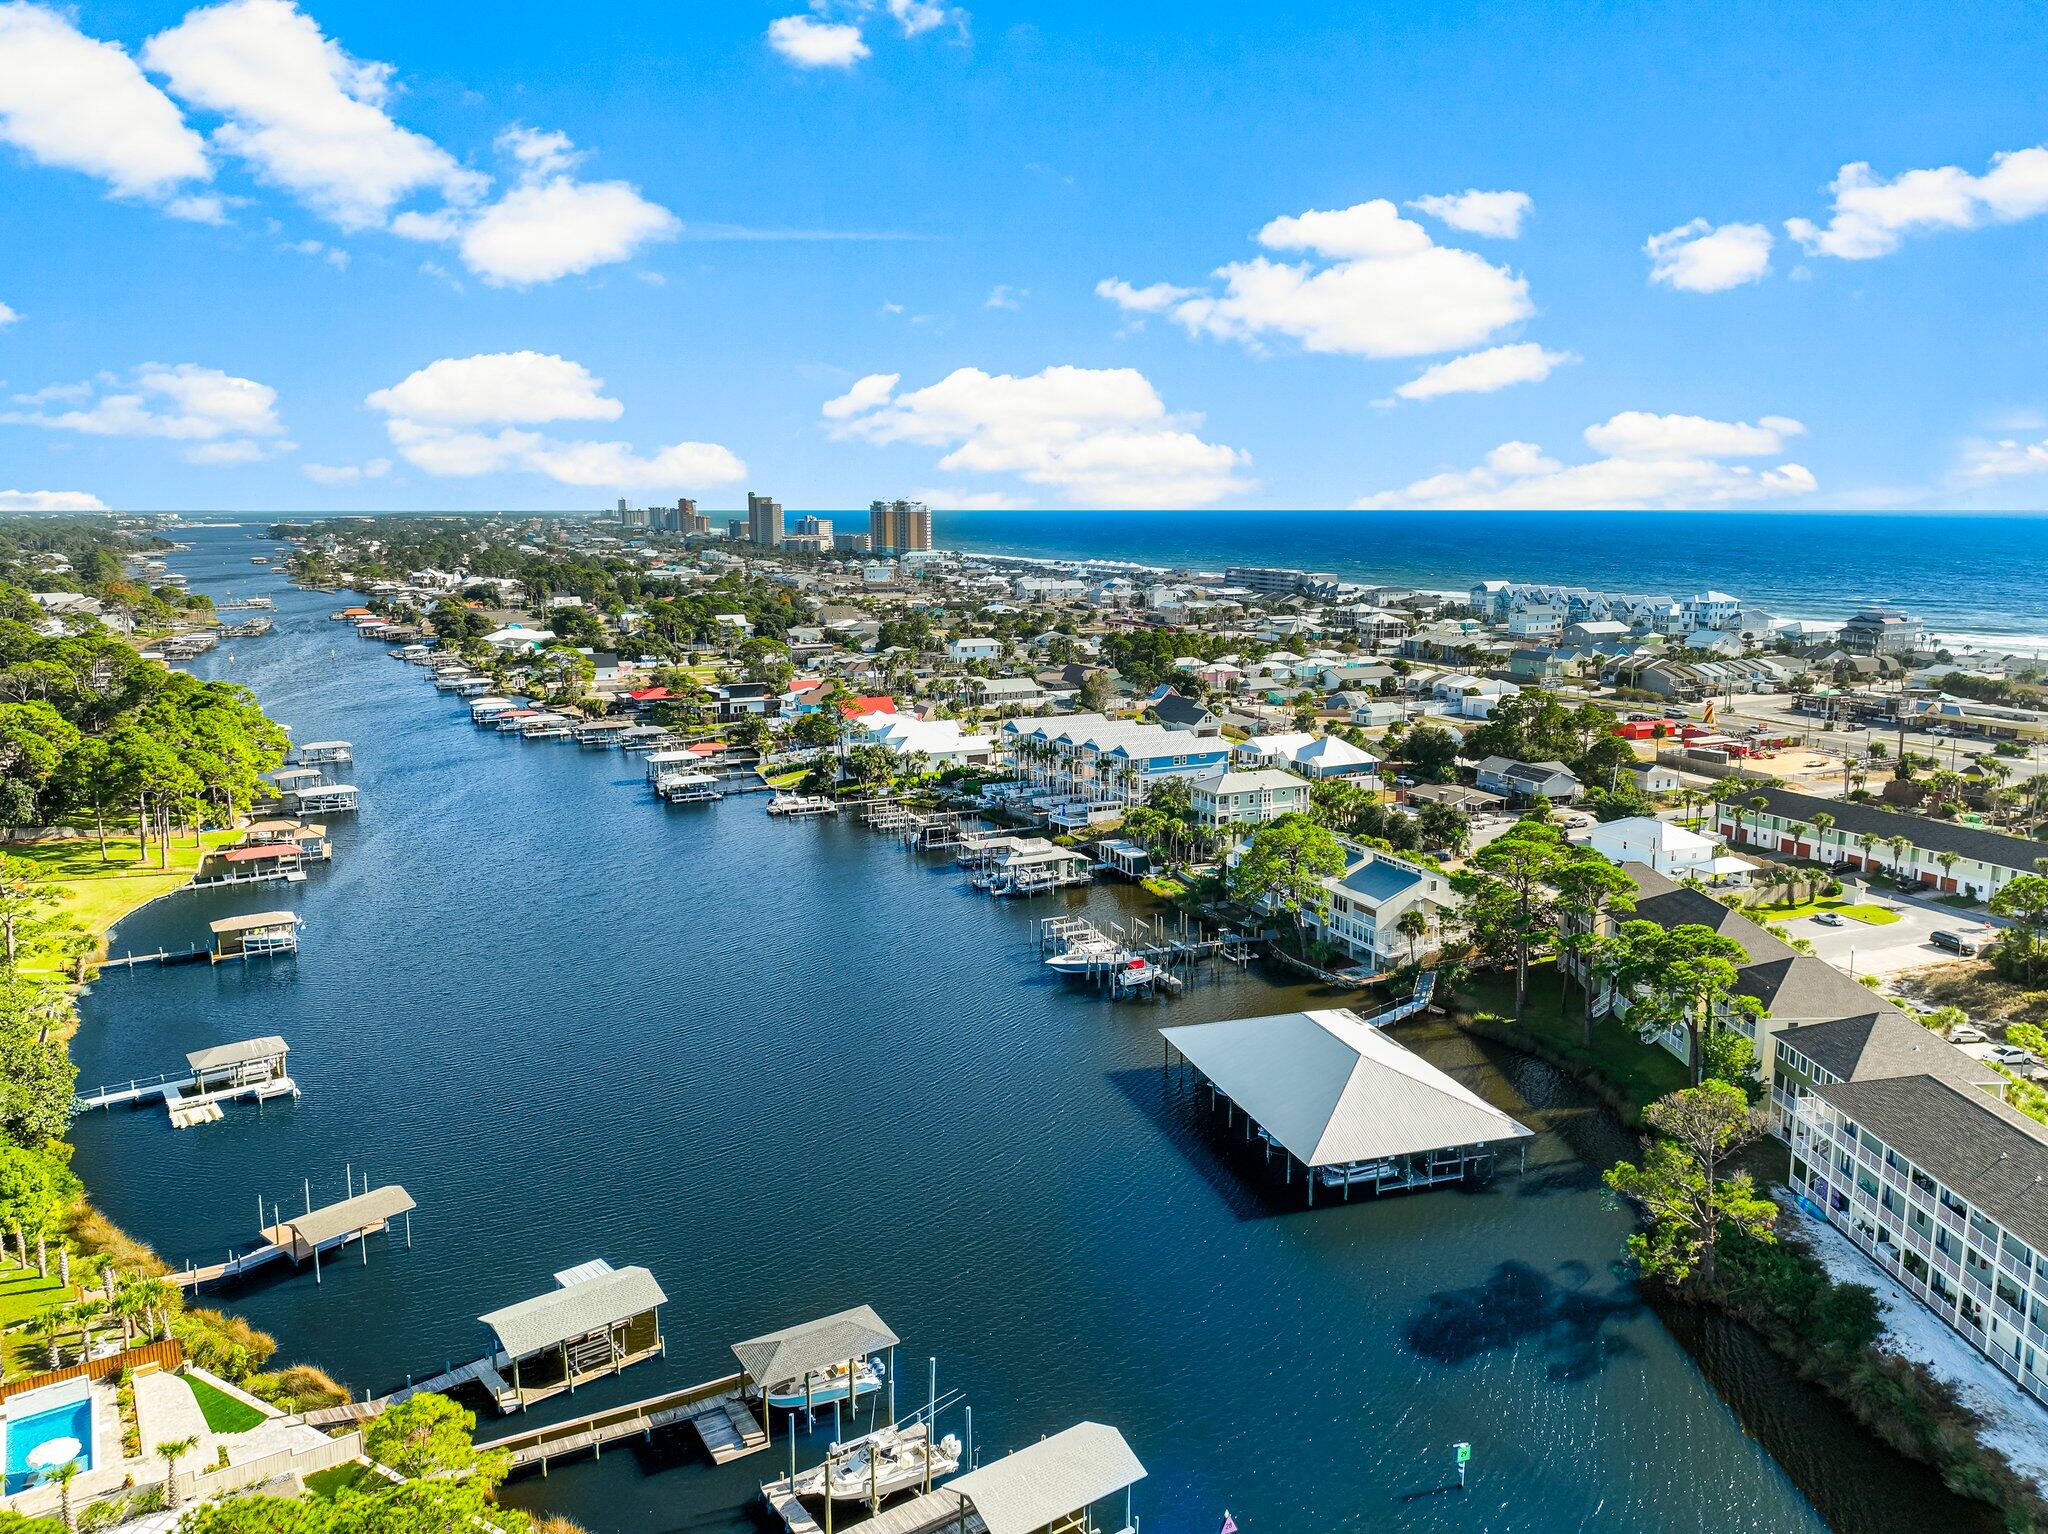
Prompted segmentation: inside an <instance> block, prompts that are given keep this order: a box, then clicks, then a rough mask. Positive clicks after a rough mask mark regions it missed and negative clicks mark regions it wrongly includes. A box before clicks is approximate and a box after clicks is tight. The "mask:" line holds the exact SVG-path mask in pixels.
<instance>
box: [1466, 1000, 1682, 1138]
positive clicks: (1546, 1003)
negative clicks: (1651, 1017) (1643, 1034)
mask: <svg viewBox="0 0 2048 1534" xmlns="http://www.w3.org/2000/svg"><path fill="white" fill-rule="evenodd" d="M1458 997H1459V1000H1460V1001H1461V1002H1462V1003H1464V1004H1466V1005H1467V1006H1469V1007H1470V1009H1471V1010H1472V1011H1474V1012H1478V1013H1487V1014H1490V1015H1492V1016H1494V1017H1496V1018H1498V1019H1500V1021H1501V1022H1503V1023H1506V1024H1507V1025H1508V1026H1509V1027H1519V1028H1520V1029H1521V1031H1523V1032H1524V1033H1528V1034H1531V1035H1533V1036H1534V1037H1536V1038H1539V1039H1541V1040H1542V1041H1543V1042H1544V1043H1545V1044H1546V1045H1548V1046H1549V1047H1550V1048H1551V1049H1552V1050H1553V1051H1555V1052H1556V1053H1557V1054H1560V1055H1562V1056H1564V1057H1565V1058H1566V1059H1569V1060H1573V1061H1577V1062H1579V1063H1580V1064H1582V1065H1586V1066H1589V1067H1591V1068H1592V1069H1593V1070H1595V1071H1597V1072H1598V1073H1599V1074H1600V1075H1601V1076H1603V1077H1605V1078H1606V1079H1607V1080H1608V1081H1610V1082H1612V1083H1613V1084H1614V1085H1615V1086H1616V1087H1618V1088H1619V1089H1620V1090H1621V1091H1622V1092H1624V1093H1626V1094H1627V1095H1628V1098H1629V1100H1630V1101H1631V1102H1633V1103H1634V1104H1635V1105H1636V1106H1637V1107H1639V1108H1640V1107H1643V1106H1644V1105H1646V1104H1649V1103H1653V1102H1655V1101H1656V1100H1657V1099H1658V1098H1660V1097H1663V1096H1666V1095H1667V1094H1669V1093H1672V1092H1676V1091H1678V1090H1679V1089H1680V1088H1682V1087H1688V1086H1691V1085H1692V1077H1691V1075H1690V1074H1689V1073H1688V1072H1687V1070H1686V1068H1685V1063H1684V1062H1683V1061H1681V1060H1680V1059H1679V1058H1678V1057H1677V1056H1676V1055H1674V1054H1672V1053H1671V1051H1669V1050H1668V1049H1665V1048H1663V1047H1662V1046H1661V1045H1657V1044H1645V1043H1644V1042H1643V1041H1642V1040H1641V1039H1640V1038H1639V1037H1638V1036H1637V1035H1636V1032H1635V1030H1634V1029H1632V1028H1630V1027H1629V1026H1628V1025H1627V1024H1626V1023H1623V1022H1620V1021H1618V1020H1616V1019H1615V1018H1612V1017H1601V1018H1595V1019H1594V1021H1593V1042H1592V1046H1591V1047H1590V1048H1588V1047H1587V1045H1586V1044H1585V1042H1584V1033H1585V1024H1584V1023H1583V1022H1582V1021H1581V1020H1580V1017H1579V1009H1580V1007H1581V1006H1582V1004H1583V999H1582V997H1581V995H1580V993H1579V991H1578V989H1577V988H1576V987H1574V988H1573V990H1572V996H1571V1014H1570V1015H1569V1016H1566V1015H1565V1012H1564V1009H1563V1005H1562V1001H1561V997H1560V988H1559V985H1558V975H1557V971H1556V970H1555V969H1553V968H1551V967H1550V966H1549V965H1542V966H1539V967H1537V968H1534V969H1532V970H1531V971H1530V973H1529V998H1528V1005H1527V1007H1526V1008H1525V1009H1524V1011H1523V1014H1522V1021H1521V1022H1520V1023H1519V1024H1515V1023H1511V1022H1509V1019H1511V1018H1512V1017H1513V1016H1514V1013H1515V982H1514V977H1513V976H1512V975H1480V976H1476V977H1474V978H1473V979H1471V980H1469V981H1467V982H1466V983H1465V984H1464V985H1463V986H1461V987H1460V988H1459V992H1458Z"/></svg>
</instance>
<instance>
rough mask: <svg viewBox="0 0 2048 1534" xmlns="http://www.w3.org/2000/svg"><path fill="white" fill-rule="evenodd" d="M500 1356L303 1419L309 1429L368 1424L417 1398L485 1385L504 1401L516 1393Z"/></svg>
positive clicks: (493, 1395)
mask: <svg viewBox="0 0 2048 1534" xmlns="http://www.w3.org/2000/svg"><path fill="white" fill-rule="evenodd" d="M504 1356H505V1355H504V1354H502V1353H500V1354H498V1355H497V1356H496V1357H494V1358H478V1359H473V1360H471V1361H470V1362H469V1363H466V1364H462V1365H459V1366H458V1367H456V1368H453V1369H449V1370H447V1371H445V1372H443V1373H441V1374H436V1375H434V1376H433V1377H432V1378H431V1379H423V1380H415V1381H413V1383H411V1384H410V1385H407V1386H406V1387H405V1388H404V1389H403V1390H394V1391H392V1392H391V1394H389V1395H384V1396H378V1397H376V1398H375V1399H373V1400H367V1401H345V1402H343V1403H342V1404H341V1405H339V1406H323V1407H321V1408H319V1409H318V1410H317V1411H309V1412H307V1413H306V1414H305V1415H304V1417H303V1418H302V1419H301V1420H302V1421H304V1422H305V1423H306V1425H307V1426H308V1427H340V1426H343V1425H346V1424H349V1423H355V1422H368V1421H369V1420H370V1419H371V1418H373V1417H381V1416H383V1415H384V1413H385V1412H387V1411H389V1410H390V1409H391V1408H392V1407H394V1406H396V1405H398V1403H399V1402H401V1401H408V1400H411V1399H412V1398H413V1397H414V1396H417V1395H446V1394H447V1393H448V1392H449V1391H451V1390H455V1389H459V1388H460V1387H461V1386H463V1385H470V1384H475V1385H481V1386H482V1387H483V1388H484V1390H485V1391H487V1392H488V1393H489V1394H490V1396H491V1398H492V1399H493V1400H497V1401H502V1400H503V1399H504V1398H505V1397H507V1396H509V1395H510V1394H511V1393H512V1387H511V1386H510V1385H508V1384H506V1383H505V1377H504V1376H503V1375H502V1374H500V1373H499V1372H498V1365H499V1364H500V1362H501V1361H502V1360H503V1359H504Z"/></svg>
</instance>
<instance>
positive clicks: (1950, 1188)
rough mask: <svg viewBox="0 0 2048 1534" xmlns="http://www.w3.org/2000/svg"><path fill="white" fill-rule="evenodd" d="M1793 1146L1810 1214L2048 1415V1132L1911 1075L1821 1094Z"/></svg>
mask: <svg viewBox="0 0 2048 1534" xmlns="http://www.w3.org/2000/svg"><path fill="white" fill-rule="evenodd" d="M1791 1140H1792V1167H1791V1183H1792V1187H1793V1188H1794V1190H1795V1191H1797V1192H1798V1193H1799V1195H1800V1196H1801V1198H1802V1199H1803V1200H1804V1201H1805V1203H1806V1205H1807V1207H1808V1208H1810V1209H1813V1210H1817V1211H1818V1212H1820V1213H1821V1214H1822V1215H1824V1216H1825V1217H1826V1219H1827V1221H1828V1223H1829V1224H1831V1225H1833V1226H1834V1227H1835V1228H1836V1229H1837V1230H1840V1231H1841V1232H1842V1233H1843V1234H1844V1235H1846V1236H1848V1237H1849V1239H1850V1240H1851V1241H1853V1242H1855V1243H1856V1245H1857V1246H1858V1247H1859V1248H1861V1249H1862V1251H1863V1253H1864V1255H1865V1256H1867V1257H1868V1258H1870V1260H1871V1261H1872V1262H1874V1263H1875V1264H1877V1266H1878V1267H1879V1268H1881V1269H1883V1270H1884V1272H1885V1273H1886V1275H1887V1276H1889V1277H1890V1278H1892V1279H1893V1280H1894V1281H1896V1282H1897V1283H1898V1284H1899V1285H1900V1286H1901V1287H1903V1288H1904V1289H1906V1290H1907V1291H1908V1292H1909V1293H1911V1294H1912V1295H1913V1296H1914V1297H1915V1298H1917V1299H1919V1300H1920V1301H1921V1302H1922V1303H1923V1304H1925V1305H1926V1306H1927V1307H1928V1309H1930V1310H1932V1311H1933V1312H1934V1314H1935V1315H1936V1316H1937V1317H1938V1318H1939V1319H1940V1320H1942V1321H1943V1322H1945V1323H1946V1324H1947V1325H1948V1326H1949V1327H1950V1328H1952V1329H1953V1330H1954V1331H1956V1332H1957V1333H1958V1334H1960V1335H1961V1336H1962V1337H1963V1338H1964V1339H1965V1340H1966V1341H1967V1342H1969V1343H1970V1344H1971V1346H1973V1347H1975V1348H1976V1349H1977V1350H1978V1351H1979V1352H1980V1353H1982V1354H1983V1355H1984V1356H1985V1357H1986V1358H1988V1359H1990V1360H1991V1361H1992V1362H1993V1363H1994V1364H1996V1365H1997V1366H1998V1367H1999V1368H2000V1369H2001V1370H2003V1371H2004V1373H2005V1374H2006V1375H2007V1376H2008V1377H2010V1378H2011V1379H2012V1380H2013V1381H2014V1382H2015V1383H2017V1384H2018V1385H2019V1386H2020V1388H2021V1389H2023V1390H2025V1391H2026V1392H2027V1394H2029V1395H2031V1396H2033V1397H2034V1398H2035V1400H2037V1401H2040V1402H2042V1403H2044V1404H2048V1131H2044V1130H2043V1128H2042V1126H2041V1125H2039V1124H2037V1123H2035V1122H2034V1121H2033V1120H2032V1119H2030V1118H2027V1117H2026V1116H2025V1115H2023V1114H2021V1113H2019V1112H2017V1111H2015V1110H2014V1109H2012V1108H2009V1107H2007V1106H2006V1105H2005V1104H2004V1103H2001V1102H1998V1101H1996V1100H1995V1099H1992V1098H1990V1097H1987V1096H1985V1095H1984V1094H1983V1093H1981V1092H1973V1091H1971V1090H1969V1089H1968V1088H1967V1087H1959V1086H1957V1085H1956V1084H1955V1083H1954V1082H1951V1081H1945V1080H1942V1079H1940V1078H1938V1077H1935V1076H1931V1075H1911V1076H1894V1077H1889V1078H1886V1079H1883V1080H1875V1081H1840V1082H1828V1083H1823V1084H1821V1085H1817V1086H1815V1087H1814V1088H1813V1090H1812V1091H1811V1092H1809V1093H1808V1094H1807V1095H1806V1096H1804V1097H1803V1098H1801V1099H1800V1104H1799V1111H1798V1113H1797V1115H1796V1117H1795V1118H1794V1120H1793V1124H1792V1134H1791Z"/></svg>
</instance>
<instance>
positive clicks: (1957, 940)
mask: <svg viewBox="0 0 2048 1534" xmlns="http://www.w3.org/2000/svg"><path fill="white" fill-rule="evenodd" d="M1927 941H1928V942H1930V943H1932V944H1933V945H1934V946H1935V947H1936V948H1946V949H1947V950H1948V951H1949V952H1950V953H1953V954H1959V955H1961V956H1962V957H1963V958H1965V959H1974V958H1976V957H1977V940H1976V939H1975V938H1974V937H1968V936H1965V935H1964V934H1963V933H1960V932H1949V931H1947V930H1945V929H1940V928H1937V929H1936V930H1935V931H1933V932H1930V933H1928V934H1927Z"/></svg>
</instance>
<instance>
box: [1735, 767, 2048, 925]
mask: <svg viewBox="0 0 2048 1534" xmlns="http://www.w3.org/2000/svg"><path fill="white" fill-rule="evenodd" d="M1750 797H1754V798H1761V799H1762V800H1763V801H1764V804H1763V807H1762V808H1761V809H1753V808H1751V807H1750V802H1749V798H1745V799H1743V800H1740V801H1738V802H1736V803H1733V804H1724V805H1722V806H1720V811H1719V814H1720V821H1719V829H1720V833H1721V835H1722V836H1723V837H1725V838H1726V839H1727V840H1728V841H1729V842H1730V843H1731V844H1732V845H1737V846H1750V847H1758V848H1761V849H1763V850H1765V851H1769V852H1783V853H1790V854H1791V855H1792V856H1794V857H1801V858H1812V859H1815V860H1816V861H1818V862H1822V863H1837V862H1852V863H1854V864H1856V865H1857V866H1858V867H1859V868H1861V869H1863V870H1864V871H1865V872H1866V873H1876V872H1877V871H1878V870H1879V869H1889V870H1890V871H1891V872H1893V873H1895V874H1897V875H1899V876H1900V877H1902V878H1907V879H1913V880H1917V881H1918V882H1919V883H1921V884H1923V885H1926V886H1928V887H1929V888H1931V889H1938V890H1942V891H1944V892H1947V893H1951V894H1964V895H1968V896H1971V897H1972V898H1974V899H1977V900H1988V899H1990V898H1991V896H1993V895H1995V894H1996V893H1997V892H1998V891H1999V890H2001V889H2003V888H2004V887H2005V886H2006V885H2007V884H2009V883H2010V882H2011V881H2012V880H2014V879H2016V878H2018V877H2019V876H2020V875H2021V874H2030V873H2032V872H2033V871H2034V863H2035V860H2036V859H2038V858H2041V857H2043V856H2048V844H2043V843H2041V842H2037V841H2030V840H2028V839H2027V838H2026V837H2024V836H2008V835H2006V834H2005V833H2003V832H2001V831H1987V830H1985V829H1984V828H1983V827H1982V826H1969V825H1963V824H1961V823H1960V822H1957V821H1952V820H1934V819H1931V818H1929V817H1928V816H1925V815H1908V814H1904V813H1902V812H1900V811H1898V810H1888V809H1884V808H1883V807H1881V806H1879V805H1875V804H1857V803H1855V802H1853V801H1851V800H1846V799H1817V798H1815V797H1814V796H1813V795H1811V794H1795V793H1791V792H1789V791H1787V790H1785V789H1782V788H1761V789H1758V790H1757V792H1756V794H1755V795H1754V796H1750ZM1816 815H1827V816H1829V817H1830V818H1831V819H1832V820H1833V821H1834V824H1833V825H1831V826H1829V827H1828V828H1827V829H1826V830H1825V831H1822V830H1820V829H1819V828H1817V827H1816V826H1815V824H1814V816H1816ZM1893 837H1904V838H1905V839H1906V843H1907V846H1906V849H1905V850H1904V851H1903V852H1901V851H1899V850H1898V849H1897V848H1895V847H1894V846H1893V845H1892V838H1893Z"/></svg>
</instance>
